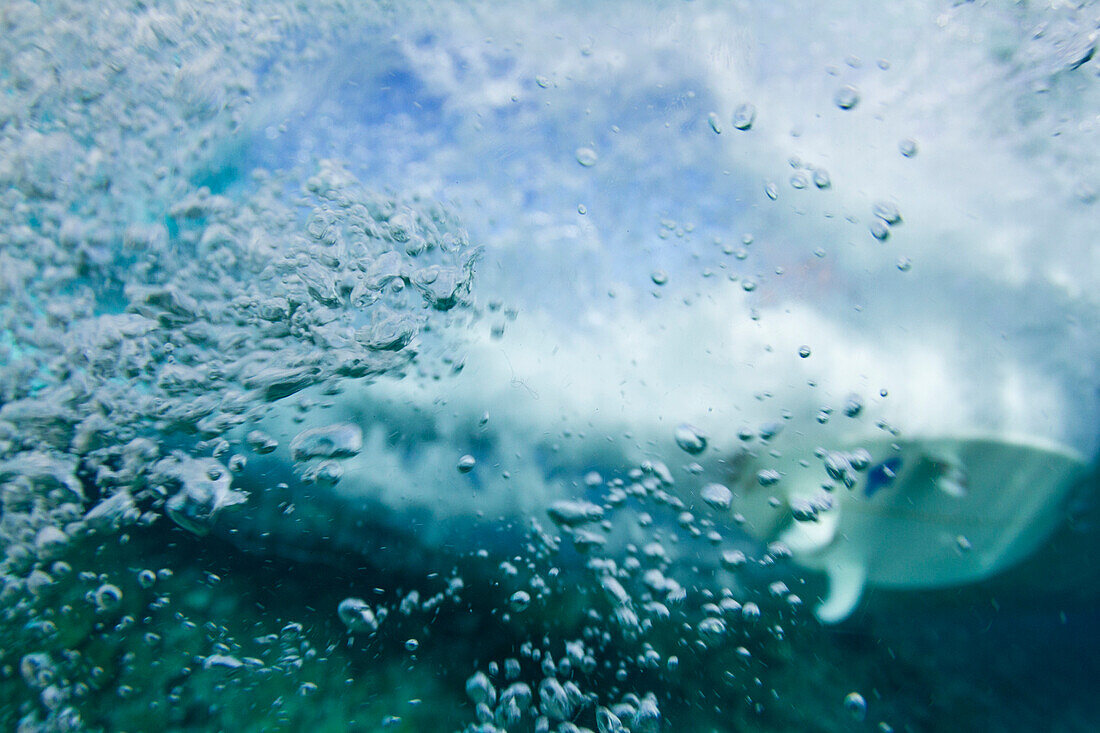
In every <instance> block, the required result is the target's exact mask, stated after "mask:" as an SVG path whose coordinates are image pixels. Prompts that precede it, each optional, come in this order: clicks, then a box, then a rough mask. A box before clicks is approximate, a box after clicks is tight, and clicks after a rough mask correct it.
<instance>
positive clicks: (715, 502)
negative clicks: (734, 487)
mask: <svg viewBox="0 0 1100 733" xmlns="http://www.w3.org/2000/svg"><path fill="white" fill-rule="evenodd" d="M699 496H700V497H702V499H703V501H704V502H706V504H707V506H709V507H710V508H711V509H715V510H718V511H725V510H727V509H729V508H730V506H731V505H732V504H733V492H732V491H730V490H729V489H728V488H727V487H725V486H723V485H722V484H707V485H706V486H704V487H703V488H702V490H701V491H700V492H699Z"/></svg>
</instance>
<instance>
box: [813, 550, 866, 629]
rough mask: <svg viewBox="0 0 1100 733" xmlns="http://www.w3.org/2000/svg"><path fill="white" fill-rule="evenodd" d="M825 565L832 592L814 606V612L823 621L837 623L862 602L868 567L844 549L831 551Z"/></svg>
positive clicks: (850, 613) (824, 622)
mask: <svg viewBox="0 0 1100 733" xmlns="http://www.w3.org/2000/svg"><path fill="white" fill-rule="evenodd" d="M824 565H825V573H826V575H827V576H828V578H829V592H828V594H827V595H826V596H825V597H824V598H823V599H822V601H821V603H820V604H818V606H817V608H815V609H814V615H815V616H817V619H818V621H820V622H821V623H823V624H837V623H840V622H841V621H843V620H844V619H846V618H848V617H849V616H851V615H852V611H854V610H856V606H858V605H859V599H860V598H862V597H863V586H864V585H865V584H866V582H867V569H866V566H865V565H864V563H862V562H860V561H859V560H858V559H857V558H855V557H852V556H851V555H850V554H848V553H847V552H843V551H834V552H833V553H831V554H830V556H829V557H827V558H825V563H824Z"/></svg>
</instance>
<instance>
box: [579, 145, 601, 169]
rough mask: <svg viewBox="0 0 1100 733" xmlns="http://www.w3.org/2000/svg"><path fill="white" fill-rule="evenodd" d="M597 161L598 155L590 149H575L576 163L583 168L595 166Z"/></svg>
mask: <svg viewBox="0 0 1100 733" xmlns="http://www.w3.org/2000/svg"><path fill="white" fill-rule="evenodd" d="M599 159H600V156H599V154H598V153H597V152H596V151H595V150H593V149H592V148H577V162H578V163H580V164H581V165H582V166H584V167H585V168H591V167H592V166H594V165H596V163H597V162H598V161H599Z"/></svg>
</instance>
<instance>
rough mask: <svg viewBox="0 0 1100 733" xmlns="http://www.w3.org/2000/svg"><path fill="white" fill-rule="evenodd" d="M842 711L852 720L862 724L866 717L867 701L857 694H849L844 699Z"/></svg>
mask: <svg viewBox="0 0 1100 733" xmlns="http://www.w3.org/2000/svg"><path fill="white" fill-rule="evenodd" d="M844 710H845V712H847V713H848V715H850V716H852V719H853V720H857V721H861V722H862V721H863V720H864V719H866V717H867V701H866V700H864V699H863V695H861V694H859V693H858V692H849V693H848V694H847V696H845V698H844Z"/></svg>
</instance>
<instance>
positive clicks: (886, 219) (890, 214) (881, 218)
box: [870, 201, 902, 242]
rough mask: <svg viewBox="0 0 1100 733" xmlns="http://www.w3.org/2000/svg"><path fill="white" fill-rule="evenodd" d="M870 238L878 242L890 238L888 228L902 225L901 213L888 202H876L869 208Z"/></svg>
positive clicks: (894, 205)
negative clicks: (870, 216)
mask: <svg viewBox="0 0 1100 733" xmlns="http://www.w3.org/2000/svg"><path fill="white" fill-rule="evenodd" d="M871 213H872V214H873V215H874V219H872V220H871V225H870V230H871V236H872V237H874V238H875V239H877V240H878V241H880V242H884V241H886V240H887V239H888V238H889V237H890V228H891V227H895V226H897V225H899V224H901V223H902V218H901V211H900V210H899V209H898V207H897V205H896V204H894V203H892V202H890V201H878V202H876V203H875V204H874V206H872V207H871Z"/></svg>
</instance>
